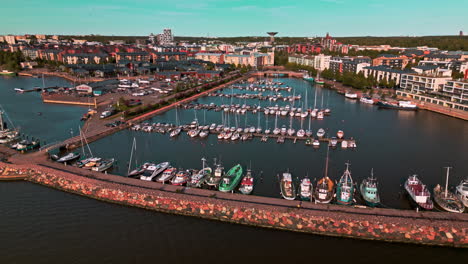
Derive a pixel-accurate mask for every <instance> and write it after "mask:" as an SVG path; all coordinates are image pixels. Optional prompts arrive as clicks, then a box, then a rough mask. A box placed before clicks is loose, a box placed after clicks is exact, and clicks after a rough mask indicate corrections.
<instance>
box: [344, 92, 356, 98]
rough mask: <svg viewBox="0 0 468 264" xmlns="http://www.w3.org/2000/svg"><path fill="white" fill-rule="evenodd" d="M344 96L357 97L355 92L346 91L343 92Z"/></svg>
mask: <svg viewBox="0 0 468 264" xmlns="http://www.w3.org/2000/svg"><path fill="white" fill-rule="evenodd" d="M345 97H346V98H349V99H357V98H358V95H357V93H352V92H346V93H345Z"/></svg>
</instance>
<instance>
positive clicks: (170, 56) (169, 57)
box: [151, 52, 187, 61]
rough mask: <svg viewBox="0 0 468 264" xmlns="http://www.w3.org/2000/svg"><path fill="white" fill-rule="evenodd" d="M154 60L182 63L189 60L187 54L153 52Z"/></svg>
mask: <svg viewBox="0 0 468 264" xmlns="http://www.w3.org/2000/svg"><path fill="white" fill-rule="evenodd" d="M151 55H152V56H153V60H154V61H156V60H166V61H182V60H187V52H152V53H151Z"/></svg>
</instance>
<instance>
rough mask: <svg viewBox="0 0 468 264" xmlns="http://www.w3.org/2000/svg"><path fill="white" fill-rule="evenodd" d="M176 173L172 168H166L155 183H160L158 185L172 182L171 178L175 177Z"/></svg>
mask: <svg viewBox="0 0 468 264" xmlns="http://www.w3.org/2000/svg"><path fill="white" fill-rule="evenodd" d="M176 173H177V170H176V169H175V168H174V167H168V168H167V169H165V170H164V171H163V173H162V174H161V176H159V178H158V179H156V182H160V183H166V182H169V181H170V180H172V178H174V177H175V175H176Z"/></svg>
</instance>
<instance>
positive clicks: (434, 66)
mask: <svg viewBox="0 0 468 264" xmlns="http://www.w3.org/2000/svg"><path fill="white" fill-rule="evenodd" d="M413 68H416V69H420V70H423V71H430V70H435V69H437V68H439V66H437V65H430V64H429V65H418V66H414V67H413Z"/></svg>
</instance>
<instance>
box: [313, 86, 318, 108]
mask: <svg viewBox="0 0 468 264" xmlns="http://www.w3.org/2000/svg"><path fill="white" fill-rule="evenodd" d="M314 109H317V87H315V96H314Z"/></svg>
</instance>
